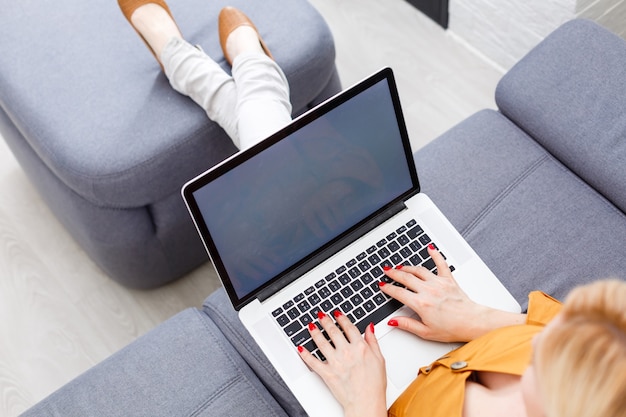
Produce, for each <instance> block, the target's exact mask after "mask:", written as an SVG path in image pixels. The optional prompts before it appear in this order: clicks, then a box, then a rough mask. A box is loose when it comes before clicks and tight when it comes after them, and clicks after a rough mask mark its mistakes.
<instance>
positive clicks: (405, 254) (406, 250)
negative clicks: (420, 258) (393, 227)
mask: <svg viewBox="0 0 626 417" xmlns="http://www.w3.org/2000/svg"><path fill="white" fill-rule="evenodd" d="M412 253H413V252H411V249H409V248H402V249H400V255H402V257H403V258H409V257H410V256H411V254H412Z"/></svg>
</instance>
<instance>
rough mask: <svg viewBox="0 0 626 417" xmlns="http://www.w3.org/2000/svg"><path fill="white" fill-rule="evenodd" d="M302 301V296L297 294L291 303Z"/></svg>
mask: <svg viewBox="0 0 626 417" xmlns="http://www.w3.org/2000/svg"><path fill="white" fill-rule="evenodd" d="M302 300H304V294H298V295H296V296H295V297H293V301H294V302H296V303H297V302H300V301H302Z"/></svg>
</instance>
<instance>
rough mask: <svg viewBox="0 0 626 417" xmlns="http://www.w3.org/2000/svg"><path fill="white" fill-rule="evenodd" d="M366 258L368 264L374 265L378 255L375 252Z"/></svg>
mask: <svg viewBox="0 0 626 417" xmlns="http://www.w3.org/2000/svg"><path fill="white" fill-rule="evenodd" d="M367 260H368V261H369V263H370V264H372V265H376V264H377V263H378V262H380V256H378V255H377V254H373V255H372V256H370V257H369V258H367Z"/></svg>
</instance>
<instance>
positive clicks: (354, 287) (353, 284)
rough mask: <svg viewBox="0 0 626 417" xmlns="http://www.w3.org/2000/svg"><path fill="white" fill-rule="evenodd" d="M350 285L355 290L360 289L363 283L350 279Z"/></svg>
mask: <svg viewBox="0 0 626 417" xmlns="http://www.w3.org/2000/svg"><path fill="white" fill-rule="evenodd" d="M350 287H351V288H352V289H353V290H354V291H355V292H356V291H358V290H360V289H361V288H363V283H362V282H361V281H359V280H356V281H352V283H351V284H350Z"/></svg>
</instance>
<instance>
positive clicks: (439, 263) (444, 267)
mask: <svg viewBox="0 0 626 417" xmlns="http://www.w3.org/2000/svg"><path fill="white" fill-rule="evenodd" d="M428 254H429V255H430V257H431V258H433V261H435V266H436V267H437V275H439V276H444V277H452V272H450V267H449V266H448V263H447V262H446V260H445V259H444V258H443V255H442V254H441V252H439V250H438V249H437V248H436V247H435V245H434V244H432V243H429V244H428Z"/></svg>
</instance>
